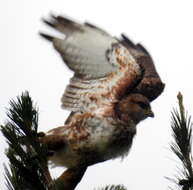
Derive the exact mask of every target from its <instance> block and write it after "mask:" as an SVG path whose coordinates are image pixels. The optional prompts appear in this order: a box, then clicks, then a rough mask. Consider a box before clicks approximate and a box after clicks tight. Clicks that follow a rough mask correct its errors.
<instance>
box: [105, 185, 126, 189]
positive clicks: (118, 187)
mask: <svg viewBox="0 0 193 190" xmlns="http://www.w3.org/2000/svg"><path fill="white" fill-rule="evenodd" d="M101 190H127V189H126V188H125V187H124V186H123V185H108V186H106V187H103V188H102V189H101Z"/></svg>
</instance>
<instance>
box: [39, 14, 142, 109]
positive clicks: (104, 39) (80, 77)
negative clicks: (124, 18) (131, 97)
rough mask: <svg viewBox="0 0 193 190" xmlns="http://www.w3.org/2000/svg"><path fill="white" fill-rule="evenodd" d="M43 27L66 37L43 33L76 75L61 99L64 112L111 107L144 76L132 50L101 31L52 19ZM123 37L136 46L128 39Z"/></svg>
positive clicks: (66, 19)
mask: <svg viewBox="0 0 193 190" xmlns="http://www.w3.org/2000/svg"><path fill="white" fill-rule="evenodd" d="M44 23H46V24H47V25H49V26H51V27H53V28H55V29H56V30H58V31H59V32H62V33H64V34H65V35H66V38H65V39H59V38H54V37H51V36H49V35H47V34H42V33H41V36H43V37H44V38H46V39H47V40H49V41H53V45H54V47H55V49H56V50H57V51H58V52H59V53H60V55H61V56H62V58H63V60H64V61H65V63H66V65H67V66H68V67H69V68H70V69H71V70H72V71H74V72H75V74H74V77H73V78H72V79H71V81H70V84H69V85H68V86H67V88H66V91H65V93H64V95H63V97H62V99H61V100H62V106H63V107H64V108H65V109H70V110H71V111H90V110H95V109H97V108H98V107H99V106H101V105H103V104H111V103H112V102H115V101H117V98H120V96H121V94H122V95H123V93H124V92H125V90H126V89H128V87H130V86H133V84H135V83H136V80H137V79H138V78H139V76H140V75H141V69H140V67H139V65H138V63H137V62H136V61H135V59H134V56H133V55H132V54H131V53H130V50H128V49H126V48H125V47H124V46H123V45H122V44H120V43H119V42H118V41H117V40H116V39H115V38H113V37H112V36H110V35H109V34H107V33H106V32H105V31H103V30H102V29H100V28H98V27H96V26H93V25H92V24H89V23H84V24H79V23H76V22H74V21H72V20H70V19H68V18H64V17H61V16H51V19H50V20H49V21H47V20H45V19H44ZM122 37H123V38H124V39H125V40H126V41H127V43H129V44H130V45H131V46H134V44H133V43H132V42H131V41H130V40H129V39H128V38H127V37H126V36H125V35H122Z"/></svg>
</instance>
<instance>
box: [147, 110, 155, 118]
mask: <svg viewBox="0 0 193 190" xmlns="http://www.w3.org/2000/svg"><path fill="white" fill-rule="evenodd" d="M147 116H148V117H154V113H153V112H152V110H151V109H148V110H147Z"/></svg>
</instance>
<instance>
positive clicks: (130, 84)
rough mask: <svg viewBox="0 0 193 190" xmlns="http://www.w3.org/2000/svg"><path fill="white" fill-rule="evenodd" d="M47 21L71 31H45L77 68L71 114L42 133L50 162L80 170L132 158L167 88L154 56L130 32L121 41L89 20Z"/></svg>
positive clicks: (65, 99) (67, 102)
mask: <svg viewBox="0 0 193 190" xmlns="http://www.w3.org/2000/svg"><path fill="white" fill-rule="evenodd" d="M43 21H44V23H46V24H47V25H49V26H51V27H52V28H54V29H56V30H57V31H59V32H60V33H62V34H64V35H65V37H64V38H63V37H62V38H59V37H57V36H56V37H53V36H51V35H48V34H45V33H40V35H41V36H42V37H44V38H45V39H47V40H48V41H50V42H51V43H52V44H53V46H54V48H55V49H56V50H57V52H58V53H59V54H60V56H61V57H62V59H63V60H64V63H65V64H66V65H67V66H68V68H69V69H70V70H72V71H73V72H74V76H73V77H72V78H71V79H70V82H69V84H68V86H67V87H66V89H65V92H64V94H63V96H62V99H61V102H62V107H63V108H64V109H67V110H69V111H71V114H70V115H69V117H68V118H67V120H66V122H65V124H64V126H61V127H58V128H54V129H52V130H50V131H48V132H47V133H45V134H44V135H43V136H41V137H40V142H41V143H44V144H47V146H48V149H49V150H50V152H51V153H52V154H51V155H50V156H49V160H50V161H51V163H53V164H54V165H55V166H65V167H66V168H77V167H84V166H90V165H93V164H96V163H99V162H103V161H106V160H109V159H114V158H117V157H124V156H126V155H127V154H128V152H129V150H130V148H131V145H132V141H133V138H134V136H135V135H136V125H137V124H138V123H139V122H140V121H142V120H144V119H146V118H147V117H153V116H154V114H153V112H152V110H151V106H150V102H151V101H153V100H155V99H156V98H157V97H158V96H159V95H160V94H161V93H162V91H163V89H164V84H163V83H162V81H161V79H160V77H159V75H158V73H157V72H156V69H155V66H154V64H153V61H152V58H151V56H150V54H149V53H148V51H147V50H146V49H145V48H144V47H143V46H142V45H141V44H134V43H133V42H132V41H131V40H130V39H129V38H128V37H127V36H126V35H124V34H122V36H121V38H120V39H118V38H115V37H113V36H111V35H110V34H109V33H107V32H106V31H104V30H103V29H101V28H99V27H97V26H94V25H92V24H90V23H87V22H85V23H83V24H81V23H78V22H75V21H73V20H71V19H69V18H66V17H62V16H54V15H51V18H50V19H49V20H45V19H44V20H43Z"/></svg>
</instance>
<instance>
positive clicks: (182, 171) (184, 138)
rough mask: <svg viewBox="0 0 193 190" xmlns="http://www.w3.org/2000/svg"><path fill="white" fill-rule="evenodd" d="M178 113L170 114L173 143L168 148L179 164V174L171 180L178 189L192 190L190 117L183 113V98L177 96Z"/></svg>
mask: <svg viewBox="0 0 193 190" xmlns="http://www.w3.org/2000/svg"><path fill="white" fill-rule="evenodd" d="M177 98H178V104H179V111H178V110H176V109H174V110H173V112H172V122H171V127H172V133H173V134H172V135H173V139H174V141H173V142H172V143H171V145H170V148H171V150H172V152H173V153H174V154H175V155H176V156H177V157H178V159H179V160H180V162H181V168H178V169H179V174H178V175H177V176H176V178H175V179H172V180H173V181H174V182H175V183H176V184H177V186H178V187H177V188H178V189H182V190H191V189H193V170H192V125H193V124H192V122H191V117H190V116H188V114H187V113H185V109H184V106H183V96H182V95H181V93H179V94H178V96H177Z"/></svg>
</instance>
